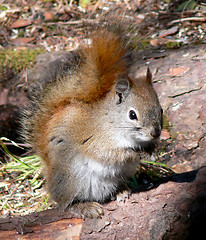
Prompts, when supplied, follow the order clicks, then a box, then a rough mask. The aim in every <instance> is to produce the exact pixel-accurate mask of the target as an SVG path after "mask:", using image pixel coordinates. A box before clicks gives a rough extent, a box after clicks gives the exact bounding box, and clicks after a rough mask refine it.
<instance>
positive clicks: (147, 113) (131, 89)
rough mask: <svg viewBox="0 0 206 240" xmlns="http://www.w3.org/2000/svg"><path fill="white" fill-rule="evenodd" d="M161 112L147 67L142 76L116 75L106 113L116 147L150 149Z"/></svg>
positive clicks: (157, 131)
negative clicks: (117, 76)
mask: <svg viewBox="0 0 206 240" xmlns="http://www.w3.org/2000/svg"><path fill="white" fill-rule="evenodd" d="M114 92H115V96H114ZM162 113H163V111H162V108H161V106H160V103H159V100H158V97H157V94H156V92H155V90H154V88H153V86H152V76H151V73H150V70H149V69H147V73H146V74H145V75H144V76H132V75H126V76H122V77H119V78H118V80H117V82H116V85H115V89H114V91H113V101H111V102H110V104H109V111H108V113H107V122H109V126H108V127H109V128H110V132H111V133H112V135H113V140H114V141H115V143H116V145H117V147H119V148H133V149H134V150H146V151H150V150H152V149H153V148H154V146H155V143H156V142H157V140H158V139H159V136H160V133H161V129H162ZM108 118H109V119H108ZM108 120H109V121H108Z"/></svg>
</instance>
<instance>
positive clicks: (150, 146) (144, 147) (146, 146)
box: [134, 139, 158, 154]
mask: <svg viewBox="0 0 206 240" xmlns="http://www.w3.org/2000/svg"><path fill="white" fill-rule="evenodd" d="M157 144H158V139H156V140H150V141H141V142H138V145H137V146H135V147H134V150H135V151H137V152H146V153H149V154H152V152H153V151H154V149H155V148H156V147H157Z"/></svg>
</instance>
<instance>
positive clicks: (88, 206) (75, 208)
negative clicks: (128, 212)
mask: <svg viewBox="0 0 206 240" xmlns="http://www.w3.org/2000/svg"><path fill="white" fill-rule="evenodd" d="M69 210H70V211H71V212H74V213H75V214H77V217H81V218H100V217H101V216H102V215H104V210H103V207H102V205H101V204H99V203H97V202H83V203H75V204H73V205H72V206H71V207H70V208H69Z"/></svg>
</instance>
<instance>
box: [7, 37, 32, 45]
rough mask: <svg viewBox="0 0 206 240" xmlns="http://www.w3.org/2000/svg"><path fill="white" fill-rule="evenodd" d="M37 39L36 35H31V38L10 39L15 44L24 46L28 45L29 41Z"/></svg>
mask: <svg viewBox="0 0 206 240" xmlns="http://www.w3.org/2000/svg"><path fill="white" fill-rule="evenodd" d="M34 39H35V37H30V38H24V37H22V38H16V39H10V41H11V42H12V44H13V45H16V46H23V45H26V44H27V43H29V42H31V41H33V40H34Z"/></svg>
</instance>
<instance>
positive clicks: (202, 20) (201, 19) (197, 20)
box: [168, 17, 206, 26]
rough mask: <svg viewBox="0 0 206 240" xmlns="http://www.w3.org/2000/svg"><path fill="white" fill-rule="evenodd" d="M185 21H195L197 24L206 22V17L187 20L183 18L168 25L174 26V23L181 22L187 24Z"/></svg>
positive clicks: (188, 18)
mask: <svg viewBox="0 0 206 240" xmlns="http://www.w3.org/2000/svg"><path fill="white" fill-rule="evenodd" d="M185 21H195V22H205V21H206V17H187V18H181V19H177V20H173V21H171V22H170V23H168V26H171V25H173V24H174V23H179V22H185Z"/></svg>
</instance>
